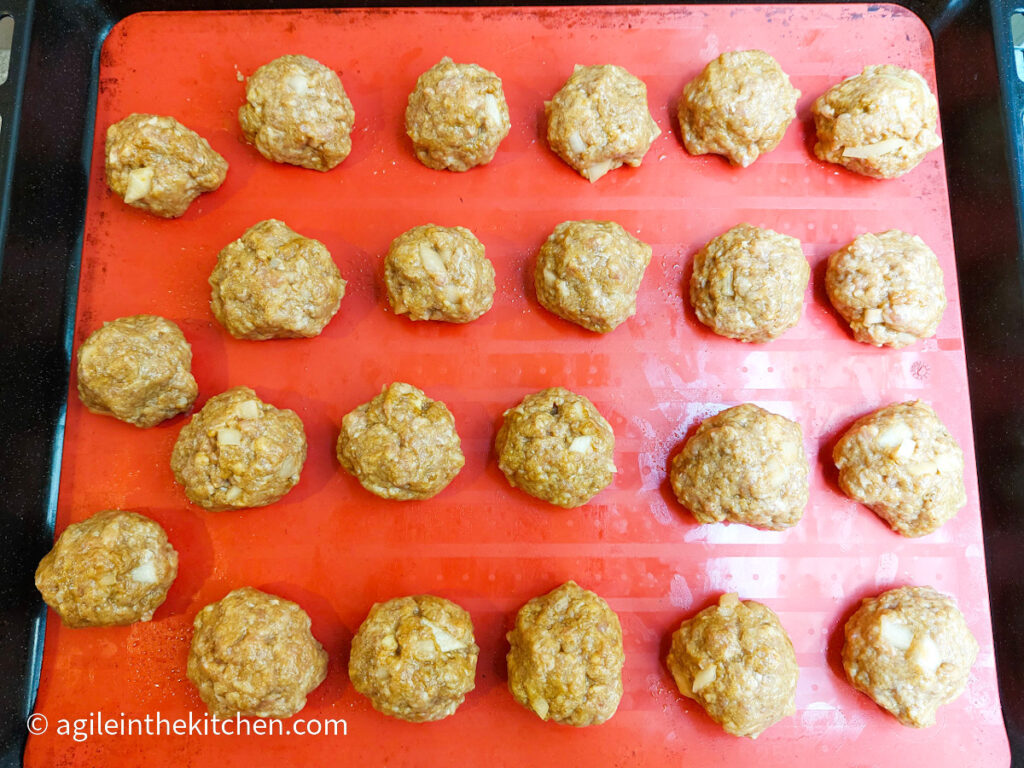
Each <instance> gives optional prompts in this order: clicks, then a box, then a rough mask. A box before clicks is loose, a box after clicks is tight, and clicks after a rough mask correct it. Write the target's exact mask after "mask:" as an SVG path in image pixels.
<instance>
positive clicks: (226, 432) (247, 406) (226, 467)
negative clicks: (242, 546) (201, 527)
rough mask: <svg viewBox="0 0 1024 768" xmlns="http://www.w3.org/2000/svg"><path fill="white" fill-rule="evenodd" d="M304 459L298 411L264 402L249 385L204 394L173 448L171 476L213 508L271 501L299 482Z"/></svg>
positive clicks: (193, 498) (191, 495) (200, 502)
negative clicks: (209, 395) (198, 407)
mask: <svg viewBox="0 0 1024 768" xmlns="http://www.w3.org/2000/svg"><path fill="white" fill-rule="evenodd" d="M305 462H306V433H305V431H304V430H303V428H302V421H301V420H300V419H299V417H298V416H297V415H295V412H294V411H290V410H279V409H277V408H275V407H274V406H272V405H270V404H269V403H264V402H263V401H262V400H260V399H259V398H258V397H257V396H256V393H255V392H253V391H252V390H251V389H249V388H248V387H235V388H234V389H229V390H228V391H227V392H222V393H221V394H219V395H216V396H215V397H211V398H210V399H209V400H207V401H206V405H204V406H203V409H202V410H201V411H199V413H197V414H196V415H195V416H193V417H192V420H191V421H190V422H189V423H188V424H186V425H185V426H184V427H183V428H182V430H181V433H180V434H179V435H178V441H177V442H176V443H175V444H174V451H173V453H172V454H171V469H172V470H173V471H174V479H175V480H177V481H178V482H179V483H180V484H181V485H183V486H184V487H185V495H186V496H188V498H189V501H191V502H193V503H194V504H198V505H199V506H201V507H205V508H206V509H209V510H211V511H213V512H219V511H222V510H225V509H246V508H248V507H263V506H266V505H267V504H273V503H274V502H275V501H278V500H279V499H280V498H281V497H283V496H284V495H285V494H286V493H288V491H290V490H291V489H292V487H293V486H294V485H295V484H296V483H298V482H299V473H300V472H301V471H302V465H303V464H304V463H305Z"/></svg>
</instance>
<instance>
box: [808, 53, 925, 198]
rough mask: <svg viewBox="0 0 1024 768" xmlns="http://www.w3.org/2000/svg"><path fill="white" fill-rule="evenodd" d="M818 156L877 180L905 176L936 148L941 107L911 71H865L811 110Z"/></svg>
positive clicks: (891, 68) (883, 68)
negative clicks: (816, 135) (816, 138)
mask: <svg viewBox="0 0 1024 768" xmlns="http://www.w3.org/2000/svg"><path fill="white" fill-rule="evenodd" d="M811 113H812V114H813V115H814V125H815V128H816V129H817V132H818V141H817V143H816V144H815V145H814V154H815V155H817V156H818V158H819V159H821V160H824V161H826V162H829V163H838V164H839V165H842V166H844V167H845V168H847V169H848V170H851V171H854V172H855V173H860V174H863V175H865V176H871V177H873V178H876V179H892V178H895V177H897V176H902V175H903V174H904V173H906V172H907V171H910V170H912V169H913V168H914V167H915V166H917V164H918V163H920V162H921V161H922V160H923V159H924V156H925V155H926V154H928V153H929V152H931V151H932V150H933V149H936V148H937V147H938V146H939V145H940V144H942V140H941V139H939V137H938V134H936V133H935V127H936V125H938V122H939V107H938V103H937V102H936V101H935V96H933V95H932V92H931V91H930V90H929V89H928V84H927V83H926V82H925V81H924V78H923V77H921V75H919V74H918V73H917V72H915V71H914V70H912V69H902V68H900V67H896V66H892V65H891V64H885V65H883V66H880V67H865V68H864V71H863V72H861V73H860V74H859V75H855V76H854V77H850V78H847V79H846V80H844V81H843V82H841V83H839V84H838V85H835V86H833V87H832V88H830V89H829V90H828V91H826V92H825V93H824V94H822V95H821V96H819V97H818V99H817V100H816V101H815V102H814V105H813V106H812V107H811Z"/></svg>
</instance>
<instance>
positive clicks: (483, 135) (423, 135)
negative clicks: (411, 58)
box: [405, 56, 512, 171]
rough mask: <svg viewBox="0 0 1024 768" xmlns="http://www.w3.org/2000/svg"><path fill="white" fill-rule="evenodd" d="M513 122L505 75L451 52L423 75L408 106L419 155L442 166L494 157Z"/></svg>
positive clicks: (454, 167)
mask: <svg viewBox="0 0 1024 768" xmlns="http://www.w3.org/2000/svg"><path fill="white" fill-rule="evenodd" d="M511 127H512V123H511V122H510V121H509V116H508V105H507V104H506V103H505V94H504V92H503V91H502V89H501V78H500V77H498V76H497V75H496V74H494V73H493V72H491V71H489V70H486V69H484V68H483V67H480V66H478V65H476V64H456V63H455V62H453V61H452V60H451V59H449V58H448V57H447V56H445V57H444V58H443V59H441V61H440V62H438V63H437V64H435V65H434V66H432V67H431V68H430V69H428V70H427V71H426V72H424V73H423V74H422V75H420V76H419V79H417V80H416V89H415V90H414V91H413V92H412V93H411V94H409V105H408V106H407V107H406V110H405V132H406V133H407V134H409V138H410V139H412V143H413V148H414V149H415V151H416V157H417V158H419V161H420V162H421V163H423V164H424V165H425V166H427V167H428V168H433V169H435V170H438V171H443V170H449V171H468V170H469V169H470V168H473V167H475V166H477V165H486V164H487V163H489V162H491V160H493V159H494V153H495V152H497V151H498V145H499V144H501V142H502V139H504V138H505V137H506V136H508V132H509V129H510V128H511Z"/></svg>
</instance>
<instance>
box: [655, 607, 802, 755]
mask: <svg viewBox="0 0 1024 768" xmlns="http://www.w3.org/2000/svg"><path fill="white" fill-rule="evenodd" d="M666 663H667V665H668V668H669V671H670V672H671V673H672V677H673V678H675V681H676V685H677V686H678V687H679V692H680V693H681V694H683V696H686V697H687V698H690V699H693V700H694V701H696V702H697V703H698V704H700V705H701V707H703V708H704V711H705V712H707V713H708V716H709V717H710V718H711V719H712V720H714V721H715V722H716V723H718V724H719V725H721V726H722V728H723V729H724V730H725V732H726V733H731V734H732V735H733V736H747V737H749V738H752V739H756V738H757V736H758V735H759V734H760V733H761V732H762V731H764V730H765V729H766V728H768V727H770V726H772V725H774V724H775V723H777V722H779V721H780V720H781V719H782V718H784V717H789V716H790V715H792V714H793V713H795V712H796V702H795V699H796V681H797V675H798V672H799V669H798V667H797V663H796V654H795V653H794V651H793V643H792V641H790V639H789V635H787V634H786V630H785V629H784V628H783V626H782V623H781V622H780V621H779V617H778V616H776V615H775V612H774V611H772V609H771V608H768V607H767V606H764V605H761V603H757V602H754V601H753V600H747V601H740V599H739V597H738V596H737V595H736V594H735V593H731V594H727V595H722V597H721V598H720V599H719V601H718V605H713V606H711V607H710V608H705V609H704V610H703V611H701V612H700V613H698V614H697V615H696V616H694V617H693V618H692V619H688V620H687V621H684V622H683V623H682V624H680V625H679V629H678V630H676V632H675V633H674V634H673V635H672V648H671V650H669V652H668V658H667V659H666Z"/></svg>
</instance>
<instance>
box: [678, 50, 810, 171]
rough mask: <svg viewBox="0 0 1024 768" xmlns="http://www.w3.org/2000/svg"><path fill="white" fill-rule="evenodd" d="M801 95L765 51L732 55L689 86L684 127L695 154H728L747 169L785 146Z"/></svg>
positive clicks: (682, 102)
mask: <svg viewBox="0 0 1024 768" xmlns="http://www.w3.org/2000/svg"><path fill="white" fill-rule="evenodd" d="M799 98H800V91H798V90H797V89H796V88H794V87H793V86H792V84H791V83H790V82H789V77H787V76H786V73H785V72H783V71H782V68H781V67H780V66H779V62H777V61H776V60H775V59H774V58H773V57H772V56H770V55H769V54H767V53H765V52H764V51H756V50H755V51H729V52H727V53H723V54H722V55H721V56H719V57H718V58H717V59H715V60H714V61H712V62H711V63H710V64H708V65H707V66H706V67H704V71H703V72H701V73H700V75H698V76H697V77H695V78H694V79H693V80H691V81H690V82H689V83H687V84H686V87H685V88H684V89H683V97H682V98H681V99H680V100H679V128H680V130H681V131H682V134H683V144H685V145H686V151H687V152H689V153H690V154H691V155H707V154H716V155H724V156H725V157H726V158H728V160H729V162H730V163H732V164H733V165H739V166H742V167H744V168H746V167H747V166H748V165H750V164H751V163H753V162H754V161H755V160H757V158H758V157H760V156H761V155H762V154H764V153H765V152H771V151H772V150H773V149H775V148H776V147H777V146H779V142H780V141H782V137H783V136H784V135H785V133H786V128H788V127H789V124H790V123H791V122H793V120H794V119H796V102H797V99H799Z"/></svg>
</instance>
